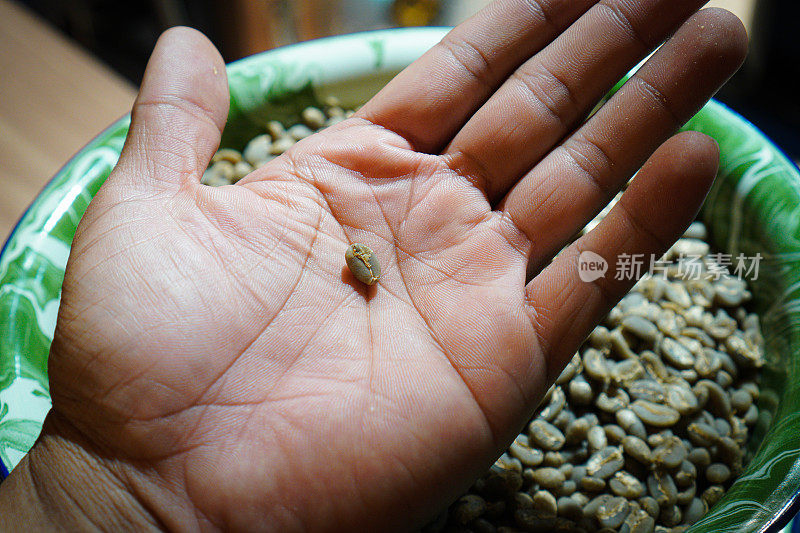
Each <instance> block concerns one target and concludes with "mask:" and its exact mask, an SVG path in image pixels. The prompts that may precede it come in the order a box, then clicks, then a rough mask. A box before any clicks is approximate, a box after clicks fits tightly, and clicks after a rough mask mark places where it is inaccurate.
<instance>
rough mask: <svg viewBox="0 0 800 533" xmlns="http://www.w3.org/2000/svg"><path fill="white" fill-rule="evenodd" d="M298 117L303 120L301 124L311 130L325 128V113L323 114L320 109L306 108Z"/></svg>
mask: <svg viewBox="0 0 800 533" xmlns="http://www.w3.org/2000/svg"><path fill="white" fill-rule="evenodd" d="M300 117H301V118H302V119H303V122H305V123H306V125H307V126H308V127H309V128H311V129H315V130H318V129H320V128H322V127H323V126H325V119H326V117H325V113H323V112H322V111H321V110H320V109H317V108H316V107H307V108H305V109H304V110H303V112H302V113H300Z"/></svg>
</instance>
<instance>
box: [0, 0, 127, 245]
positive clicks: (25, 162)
mask: <svg viewBox="0 0 800 533" xmlns="http://www.w3.org/2000/svg"><path fill="white" fill-rule="evenodd" d="M0 72H2V74H0V243H2V242H5V240H6V238H7V237H8V235H9V233H10V232H11V229H12V228H13V227H14V224H16V222H17V220H18V219H19V217H20V216H21V215H22V213H23V212H24V211H25V209H26V208H27V207H28V205H29V204H30V203H31V201H32V200H33V199H34V197H35V196H36V195H37V194H38V192H39V190H41V188H42V187H43V186H44V185H45V183H47V181H48V180H49V179H50V178H51V177H52V176H53V175H54V174H55V173H56V171H58V169H59V168H61V166H62V165H63V164H64V163H65V162H66V161H67V160H68V159H69V158H70V157H71V156H72V155H73V154H75V152H77V151H78V150H80V149H81V148H82V147H83V145H85V144H86V143H87V142H88V141H90V140H91V139H92V138H93V137H94V136H95V135H97V134H98V133H99V132H100V131H101V130H102V129H104V128H105V127H106V126H108V125H109V124H111V123H112V122H113V121H114V120H116V119H117V118H119V117H120V116H122V115H124V114H125V113H127V112H128V111H130V108H131V105H132V104H133V100H134V98H135V97H136V88H135V87H133V85H131V84H130V83H129V82H128V81H126V80H125V79H123V78H122V77H120V76H119V75H118V74H116V73H115V72H114V71H112V70H111V69H109V68H108V67H106V66H105V65H103V64H101V63H100V62H99V61H98V60H97V59H95V58H93V57H92V56H91V55H89V54H88V53H86V52H85V51H84V50H83V49H81V48H80V47H79V46H78V45H77V44H75V43H73V42H70V41H69V40H68V39H67V38H65V37H63V36H62V35H61V34H60V33H58V32H57V31H56V30H55V29H53V28H51V27H49V26H48V25H47V24H46V23H45V22H44V21H42V20H40V19H38V18H37V17H36V16H35V15H33V14H32V13H31V12H30V11H28V10H27V9H26V8H23V7H22V6H20V5H18V4H15V3H13V2H10V1H9V0H0Z"/></svg>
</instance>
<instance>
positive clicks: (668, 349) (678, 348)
mask: <svg viewBox="0 0 800 533" xmlns="http://www.w3.org/2000/svg"><path fill="white" fill-rule="evenodd" d="M661 355H662V356H663V357H664V360H665V361H667V362H668V363H670V364H671V365H673V366H675V367H676V368H692V366H694V356H693V355H692V352H690V351H689V350H687V349H686V348H685V347H684V346H683V344H681V343H679V342H678V341H676V340H675V339H672V338H670V337H666V338H665V339H664V340H663V341H662V342H661Z"/></svg>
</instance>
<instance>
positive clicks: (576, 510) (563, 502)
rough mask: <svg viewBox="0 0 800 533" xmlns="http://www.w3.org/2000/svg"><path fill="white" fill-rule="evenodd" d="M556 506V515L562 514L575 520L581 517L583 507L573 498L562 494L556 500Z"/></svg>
mask: <svg viewBox="0 0 800 533" xmlns="http://www.w3.org/2000/svg"><path fill="white" fill-rule="evenodd" d="M556 507H557V511H558V516H563V517H564V518H569V519H571V520H574V521H576V522H577V521H578V520H580V519H581V518H583V508H582V507H581V505H580V504H579V503H578V502H577V501H576V500H575V499H574V498H571V497H564V496H562V497H561V498H559V499H558V500H557V502H556Z"/></svg>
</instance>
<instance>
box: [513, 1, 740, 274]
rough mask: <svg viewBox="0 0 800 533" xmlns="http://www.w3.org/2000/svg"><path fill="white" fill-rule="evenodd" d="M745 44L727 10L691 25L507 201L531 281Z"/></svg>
mask: <svg viewBox="0 0 800 533" xmlns="http://www.w3.org/2000/svg"><path fill="white" fill-rule="evenodd" d="M746 47H747V36H746V33H745V31H744V28H743V27H742V24H741V22H740V21H739V19H737V18H736V17H735V16H733V15H731V14H730V13H728V12H727V11H724V10H703V11H701V12H699V13H698V14H697V15H695V16H694V17H692V18H691V19H690V20H689V22H687V23H686V25H684V26H683V27H682V28H681V29H680V30H679V31H678V32H677V33H676V34H675V36H674V38H673V39H671V40H670V41H669V42H668V43H667V44H665V45H664V46H663V47H662V48H661V49H659V51H658V52H657V53H656V54H655V55H654V56H653V57H652V58H651V59H650V60H649V61H648V62H647V63H646V64H645V65H644V66H643V67H642V68H641V69H640V70H639V71H638V73H637V74H636V75H635V76H634V77H632V78H631V79H630V80H629V81H628V82H627V83H626V84H625V85H624V86H623V87H622V89H620V91H619V92H618V93H617V94H616V95H614V97H613V98H612V99H611V100H610V101H609V102H607V103H606V104H605V105H604V106H603V107H602V108H600V110H599V111H598V112H597V113H596V114H595V115H594V116H593V117H592V118H591V119H589V121H588V122H587V123H586V124H584V125H583V126H581V127H580V129H578V131H577V132H575V133H574V134H573V135H572V136H570V137H569V138H568V139H566V140H565V141H564V142H563V143H562V144H561V145H560V146H559V147H557V148H556V149H554V150H553V151H552V152H550V154H548V155H547V157H545V159H543V160H542V162H541V163H540V164H538V165H537V166H536V167H534V169H533V170H532V171H531V172H530V173H528V175H527V176H526V177H525V178H524V179H523V180H522V181H521V182H520V183H518V184H517V185H516V186H515V187H514V188H513V189H512V190H511V192H510V193H509V194H508V196H507V197H506V199H505V202H504V204H503V209H504V210H505V211H506V212H507V213H508V215H509V217H510V218H511V219H512V220H514V221H515V223H517V225H518V227H519V228H520V229H521V230H522V231H523V232H524V233H525V234H526V235H527V236H528V237H529V238H530V239H531V240H532V242H533V243H534V246H533V250H532V254H531V258H530V272H531V273H535V272H537V271H538V268H539V267H540V266H541V265H544V264H545V263H546V262H547V261H549V259H550V258H551V257H552V256H553V254H554V253H555V252H556V251H558V250H559V249H560V248H561V247H562V246H563V243H564V242H566V241H567V239H569V238H570V237H571V236H573V235H574V234H575V233H576V232H577V231H579V230H580V229H581V228H582V227H583V226H584V225H585V224H586V222H588V221H589V220H590V219H591V218H592V217H593V216H594V215H595V214H596V213H597V212H598V211H599V210H600V208H601V207H602V206H604V205H605V204H607V203H608V201H609V200H610V199H611V198H612V197H613V195H614V194H616V191H618V190H619V188H620V187H621V186H622V184H623V183H624V182H625V181H626V180H627V179H628V178H629V177H630V176H631V175H632V174H633V173H634V172H635V171H636V170H637V169H638V168H639V166H640V165H641V164H642V163H643V162H644V161H645V159H646V158H647V157H648V155H650V154H651V153H652V152H653V150H655V148H656V147H657V146H658V145H659V144H660V143H662V142H663V141H664V140H665V139H666V138H667V137H669V135H671V134H672V133H673V132H674V131H675V130H676V129H677V128H678V127H679V126H680V125H681V124H683V123H684V122H685V121H686V120H688V119H689V118H690V117H691V116H692V115H693V114H694V113H696V112H697V110H698V109H700V107H702V105H703V104H704V103H705V102H706V101H707V100H708V98H710V97H711V95H713V94H714V92H716V90H717V89H718V88H719V87H720V86H721V85H722V84H723V83H724V82H725V81H726V80H727V79H728V78H729V77H730V76H731V75H732V74H733V73H734V72H735V71H736V69H737V68H738V67H739V65H741V63H742V61H743V58H744V56H745V53H746Z"/></svg>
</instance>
